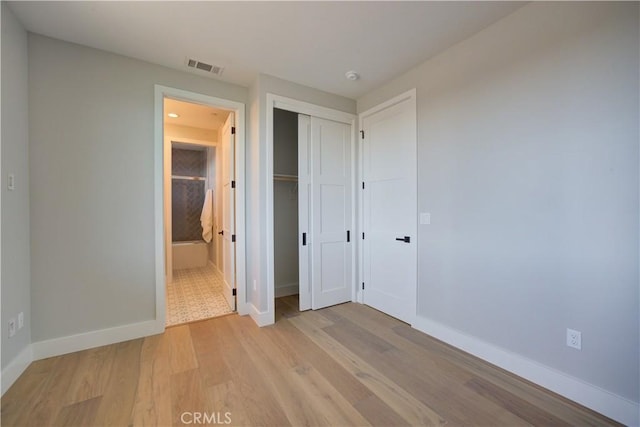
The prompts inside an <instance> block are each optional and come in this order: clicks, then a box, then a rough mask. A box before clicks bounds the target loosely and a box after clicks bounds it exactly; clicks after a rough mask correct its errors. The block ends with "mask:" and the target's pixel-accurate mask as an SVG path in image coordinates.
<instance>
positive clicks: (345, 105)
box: [247, 74, 356, 312]
mask: <svg viewBox="0 0 640 427" xmlns="http://www.w3.org/2000/svg"><path fill="white" fill-rule="evenodd" d="M267 93H271V94H274V95H281V96H285V97H288V98H293V99H296V100H299V101H304V102H309V103H311V104H315V105H319V106H322V107H327V108H333V109H335V110H340V111H345V112H348V113H355V112H356V103H355V101H354V100H351V99H348V98H344V97H341V96H338V95H334V94H331V93H327V92H322V91H319V90H317V89H313V88H309V87H306V86H301V85H299V84H296V83H291V82H288V81H286V80H281V79H278V78H276V77H272V76H269V75H265V74H260V75H259V76H258V78H257V80H256V81H255V82H254V84H253V85H252V86H251V87H250V88H249V122H250V124H249V126H250V128H251V129H250V134H249V135H250V137H249V141H250V142H249V143H248V145H249V147H248V149H247V172H248V174H249V175H248V176H247V184H248V187H249V188H247V212H265V211H266V194H267V185H272V184H273V183H272V182H267V179H266V172H265V166H264V165H266V162H267V155H266V107H267ZM247 224H248V226H249V230H248V243H247V247H248V251H247V295H248V297H247V298H248V301H249V302H251V303H252V304H253V306H254V307H255V308H256V309H257V310H258V311H260V312H264V311H266V310H267V298H268V296H267V259H266V244H267V239H266V233H267V224H266V218H265V216H264V215H261V216H254V217H253V218H252V219H249V218H247ZM254 280H255V281H256V290H255V291H254V290H253V281H254Z"/></svg>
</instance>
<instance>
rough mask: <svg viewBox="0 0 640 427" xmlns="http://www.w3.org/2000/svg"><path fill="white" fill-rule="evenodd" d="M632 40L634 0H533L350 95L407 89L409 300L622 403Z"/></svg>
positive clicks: (629, 366)
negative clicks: (413, 210) (411, 231)
mask: <svg viewBox="0 0 640 427" xmlns="http://www.w3.org/2000/svg"><path fill="white" fill-rule="evenodd" d="M638 50H639V34H638V4H637V3H572V2H570V3H532V4H529V5H526V6H524V7H523V8H522V9H520V10H518V11H517V12H515V13H514V14H512V15H510V16H509V17H507V18H505V19H503V20H502V21H499V22H498V23H497V24H495V25H493V26H491V27H489V28H487V29H485V30H484V31H482V32H480V33H479V34H477V35H475V36H473V37H471V38H470V39H468V40H466V41H464V42H462V43H460V44H458V45H457V46H455V47H453V48H451V49H449V50H447V51H446V52H444V53H442V54H440V55H439V56H437V57H435V58H433V59H431V60H429V61H427V62H425V63H423V64H421V65H420V66H418V67H416V68H414V69H412V70H410V71H409V72H408V73H406V74H405V75H403V76H401V77H399V78H397V79H395V80H393V81H392V82H390V83H388V84H387V85H385V86H384V87H382V88H380V89H378V90H376V91H374V92H372V93H370V94H368V95H366V96H364V97H362V98H361V99H359V100H358V110H359V111H364V110H366V109H368V108H370V107H371V106H373V105H376V104H377V103H379V102H381V101H383V100H386V99H388V98H390V97H392V96H394V95H396V94H399V93H401V92H403V91H405V90H408V89H410V88H412V87H417V90H418V180H419V181H418V206H419V210H420V211H422V212H431V219H432V222H431V225H429V226H420V227H421V228H420V231H419V251H418V262H419V272H418V273H419V274H418V314H419V315H420V316H423V317H426V318H428V319H431V320H433V321H436V322H439V323H441V324H443V325H446V326H448V327H450V328H454V329H456V330H458V331H461V332H463V333H465V334H468V335H471V336H474V337H477V338H479V339H481V340H484V341H486V342H488V343H492V344H494V345H497V346H500V347H502V348H504V349H507V350H509V351H512V352H514V353H517V354H520V355H523V356H525V357H528V358H530V359H533V360H535V361H537V362H540V363H542V364H544V365H546V366H549V367H552V368H555V369H557V370H559V371H562V372H565V373H567V374H569V375H572V376H574V377H577V378H580V379H582V380H584V381H586V382H588V383H591V384H594V385H596V386H599V387H601V388H603V389H605V390H608V391H611V392H613V393H615V394H617V395H619V396H623V397H625V398H628V399H630V400H632V401H635V402H638V400H639V394H640V392H639V385H638V378H639V372H638V367H639V360H638V348H639V342H638V338H639V331H638V318H639V307H638V302H639V295H638V267H639V266H638V259H639V257H638V255H639V254H638V243H639V242H638V239H639V227H638V218H639V211H638V209H639V208H638V207H639V203H638V202H639V200H638V191H639V188H638V178H639V174H638V159H639V158H638V155H639V146H638V144H639V143H638V141H639V134H638V117H639V108H638V93H639V84H638V75H639V67H638V61H639V55H638ZM567 327H569V328H573V329H577V330H580V331H582V342H583V348H582V351H576V350H574V349H571V348H568V347H566V346H565V329H566V328H567Z"/></svg>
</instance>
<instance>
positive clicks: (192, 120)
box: [164, 98, 229, 130]
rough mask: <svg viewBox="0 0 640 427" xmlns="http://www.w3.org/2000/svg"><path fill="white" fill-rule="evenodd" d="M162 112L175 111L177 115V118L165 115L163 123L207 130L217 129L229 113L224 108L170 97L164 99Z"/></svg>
mask: <svg viewBox="0 0 640 427" xmlns="http://www.w3.org/2000/svg"><path fill="white" fill-rule="evenodd" d="M164 112H165V114H168V113H176V114H177V115H178V116H179V117H177V118H174V117H169V116H165V118H164V119H165V123H168V124H172V125H180V126H191V127H195V128H200V129H208V130H217V129H219V128H220V127H222V125H223V124H224V122H225V121H226V120H227V116H228V115H229V112H228V111H225V110H220V109H218V108H213V107H209V106H207V105H200V104H192V103H190V102H182V101H177V100H175V99H170V98H165V100H164Z"/></svg>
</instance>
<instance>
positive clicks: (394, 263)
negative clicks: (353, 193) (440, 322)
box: [361, 92, 417, 323]
mask: <svg viewBox="0 0 640 427" xmlns="http://www.w3.org/2000/svg"><path fill="white" fill-rule="evenodd" d="M370 111H372V113H367V112H365V113H364V114H363V115H362V118H361V124H362V129H363V131H364V138H363V141H362V154H363V163H362V167H363V179H364V189H363V219H364V227H363V231H364V234H365V236H364V237H365V239H364V240H363V273H364V277H363V279H364V280H363V281H364V289H363V301H364V303H365V304H367V305H370V306H372V307H374V308H376V309H378V310H380V311H382V312H384V313H387V314H389V315H391V316H393V317H396V318H398V319H400V320H403V321H405V322H408V323H412V322H413V319H414V317H415V314H416V286H417V285H416V282H417V242H416V240H417V223H416V221H417V220H416V217H417V194H416V191H417V166H416V154H417V153H416V151H417V150H416V104H415V92H413V94H411V93H410V94H408V95H407V96H405V97H401V98H400V99H398V100H396V101H390V102H389V103H386V106H385V105H383V106H380V107H377V108H375V109H373V110H370Z"/></svg>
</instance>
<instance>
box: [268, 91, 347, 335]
mask: <svg viewBox="0 0 640 427" xmlns="http://www.w3.org/2000/svg"><path fill="white" fill-rule="evenodd" d="M266 95H267V109H266V116H267V120H266V121H267V122H266V167H265V175H264V179H265V182H266V183H267V191H266V199H267V200H266V210H267V211H266V224H267V230H266V245H265V246H266V258H267V266H266V267H267V311H266V312H264V313H262V314H263V315H264V317H263V319H264V323H263V325H270V324H273V323H274V322H275V273H274V261H275V258H274V240H273V239H274V235H273V109H274V108H279V109H281V110H287V111H291V112H293V113H298V114H306V115H308V116H314V117H319V118H321V119H327V120H333V121H336V122H340V123H345V124H348V125H350V126H351V167H352V170H355V166H356V163H355V150H356V148H355V139H356V120H357V116H356V115H355V114H351V113H347V112H344V111H340V110H335V109H333V108H327V107H322V106H319V105H315V104H311V103H309V102H304V101H299V100H297V99H293V98H287V97H285V96H280V95H275V94H272V93H267V94H266ZM351 176H352V183H351V184H352V188H354V189H355V185H356V174H355V173H353V174H351ZM355 193H356V192H355V190H354V191H353V192H352V196H351V203H352V206H355ZM351 222H352V224H356V214H355V209H352V210H351ZM356 250H357V246H356ZM356 250H354V251H353V252H352V255H351V256H352V259H351V262H352V265H355V261H356V259H355V258H356V255H355V254H356ZM355 272H356V269H355V268H353V269H352V270H351V282H352V283H353V284H354V286H353V287H352V290H351V300H352V301H355V300H356V286H355V283H356V282H355Z"/></svg>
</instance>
